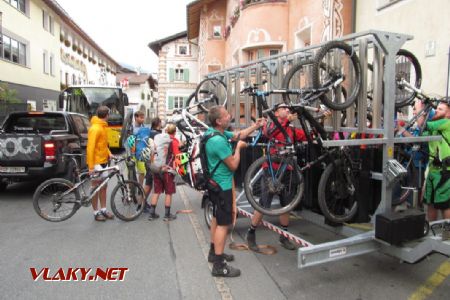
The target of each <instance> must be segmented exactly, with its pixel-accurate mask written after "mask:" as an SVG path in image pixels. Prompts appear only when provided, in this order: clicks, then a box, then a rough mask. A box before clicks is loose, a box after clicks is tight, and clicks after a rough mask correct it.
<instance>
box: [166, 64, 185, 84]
mask: <svg viewBox="0 0 450 300" xmlns="http://www.w3.org/2000/svg"><path fill="white" fill-rule="evenodd" d="M174 81H185V82H189V69H182V68H180V66H179V65H178V68H176V69H173V68H170V69H169V82H174Z"/></svg>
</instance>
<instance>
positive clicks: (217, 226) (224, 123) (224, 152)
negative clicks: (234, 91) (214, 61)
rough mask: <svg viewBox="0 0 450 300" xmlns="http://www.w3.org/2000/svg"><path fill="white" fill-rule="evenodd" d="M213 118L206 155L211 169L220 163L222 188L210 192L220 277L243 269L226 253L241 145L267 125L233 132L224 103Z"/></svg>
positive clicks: (213, 255) (217, 175) (217, 176)
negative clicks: (233, 262) (234, 147)
mask: <svg viewBox="0 0 450 300" xmlns="http://www.w3.org/2000/svg"><path fill="white" fill-rule="evenodd" d="M208 118H209V121H210V122H211V126H212V128H209V129H208V130H207V131H206V132H205V135H208V134H213V133H216V135H215V136H213V137H211V138H209V140H208V141H207V142H206V147H205V149H206V157H207V160H208V169H209V171H210V172H212V170H213V169H214V168H215V167H216V165H217V164H219V165H218V166H217V169H216V170H215V171H214V173H213V174H212V179H214V180H215V181H216V182H217V183H218V185H219V186H220V188H221V191H219V192H212V191H210V192H209V197H210V199H211V201H212V203H214V209H213V218H212V221H211V248H210V251H209V255H208V261H209V262H212V263H213V269H212V272H211V273H212V275H213V276H220V277H237V276H239V275H240V274H241V271H240V270H239V269H237V268H233V267H231V266H230V265H227V261H228V262H229V261H232V260H234V256H233V255H229V254H225V253H224V252H223V250H224V248H225V241H226V238H227V235H228V226H229V225H231V224H234V222H235V221H236V213H237V209H236V195H235V191H234V182H233V173H234V171H236V169H237V168H238V166H239V162H240V159H241V156H240V153H241V149H244V148H245V147H247V144H246V143H245V142H243V141H241V139H245V138H246V137H247V136H248V135H249V134H250V133H252V132H253V131H255V130H256V129H258V128H260V127H262V126H263V125H264V121H263V120H262V119H260V120H257V122H256V123H255V124H254V125H252V126H250V127H248V128H246V129H244V130H242V131H239V132H231V131H227V130H226V129H227V128H228V127H229V126H230V121H231V116H230V114H229V113H228V111H227V110H226V109H225V107H223V106H215V107H212V108H211V109H210V110H209V114H208ZM230 139H231V140H233V141H237V145H236V149H235V151H234V153H233V148H232V146H231V144H230V142H229V140H230Z"/></svg>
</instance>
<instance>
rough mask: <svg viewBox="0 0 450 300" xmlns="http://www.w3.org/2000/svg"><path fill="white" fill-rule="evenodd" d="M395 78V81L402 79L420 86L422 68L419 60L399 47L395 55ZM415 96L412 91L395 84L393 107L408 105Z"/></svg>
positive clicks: (417, 86)
mask: <svg viewBox="0 0 450 300" xmlns="http://www.w3.org/2000/svg"><path fill="white" fill-rule="evenodd" d="M395 79H396V80H397V81H400V80H402V79H404V80H405V81H407V82H408V83H410V84H411V85H413V86H415V87H416V88H420V86H421V85H422V68H421V67H420V64H419V60H418V59H417V58H416V57H415V56H414V54H412V53H411V52H409V51H408V50H405V49H400V50H399V51H398V53H397V56H396V57H395ZM415 97H416V93H415V92H414V91H411V90H407V89H405V88H402V86H401V85H399V84H396V88H395V107H403V106H405V105H408V104H409V103H410V102H411V101H412V100H413V99H414V98H415Z"/></svg>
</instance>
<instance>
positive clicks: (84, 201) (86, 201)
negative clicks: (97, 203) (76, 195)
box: [80, 196, 91, 207]
mask: <svg viewBox="0 0 450 300" xmlns="http://www.w3.org/2000/svg"><path fill="white" fill-rule="evenodd" d="M80 204H81V205H82V206H84V207H88V206H89V205H91V201H89V197H88V196H83V197H81V200H80Z"/></svg>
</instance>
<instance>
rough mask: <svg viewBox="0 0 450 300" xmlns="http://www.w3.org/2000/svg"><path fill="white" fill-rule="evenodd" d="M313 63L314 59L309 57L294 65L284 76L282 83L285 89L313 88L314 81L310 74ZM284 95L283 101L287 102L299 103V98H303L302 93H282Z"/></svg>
mask: <svg viewBox="0 0 450 300" xmlns="http://www.w3.org/2000/svg"><path fill="white" fill-rule="evenodd" d="M313 64H314V60H312V59H308V60H304V61H301V62H299V63H298V64H296V65H294V66H293V67H292V68H291V69H290V70H289V71H288V72H287V73H286V76H284V78H283V82H282V83H281V86H282V87H283V89H289V90H292V89H304V88H312V82H311V78H310V76H309V74H310V70H311V69H312V65H313ZM282 96H283V101H284V103H286V104H290V103H298V102H299V100H301V95H288V94H282Z"/></svg>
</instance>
